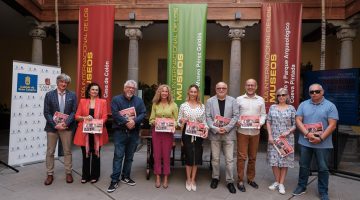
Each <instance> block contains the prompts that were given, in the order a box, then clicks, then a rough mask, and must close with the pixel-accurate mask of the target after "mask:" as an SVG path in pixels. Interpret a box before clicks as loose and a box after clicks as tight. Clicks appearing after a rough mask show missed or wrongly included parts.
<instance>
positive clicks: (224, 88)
mask: <svg viewBox="0 0 360 200" xmlns="http://www.w3.org/2000/svg"><path fill="white" fill-rule="evenodd" d="M216 89H217V90H226V89H227V88H226V87H219V88H216Z"/></svg>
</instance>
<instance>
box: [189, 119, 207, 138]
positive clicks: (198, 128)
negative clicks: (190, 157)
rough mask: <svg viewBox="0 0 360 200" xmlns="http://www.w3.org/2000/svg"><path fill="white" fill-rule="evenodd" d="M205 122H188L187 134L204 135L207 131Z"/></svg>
mask: <svg viewBox="0 0 360 200" xmlns="http://www.w3.org/2000/svg"><path fill="white" fill-rule="evenodd" d="M205 127H206V126H205V124H204V123H200V122H190V121H189V122H187V123H186V129H185V134H186V135H193V136H196V137H202V135H204V132H205Z"/></svg>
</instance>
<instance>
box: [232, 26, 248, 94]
mask: <svg viewBox="0 0 360 200" xmlns="http://www.w3.org/2000/svg"><path fill="white" fill-rule="evenodd" d="M244 36H245V29H244V28H230V30H229V37H230V38H231V54H230V74H229V95H230V96H233V97H235V98H236V97H237V96H240V74H241V38H244Z"/></svg>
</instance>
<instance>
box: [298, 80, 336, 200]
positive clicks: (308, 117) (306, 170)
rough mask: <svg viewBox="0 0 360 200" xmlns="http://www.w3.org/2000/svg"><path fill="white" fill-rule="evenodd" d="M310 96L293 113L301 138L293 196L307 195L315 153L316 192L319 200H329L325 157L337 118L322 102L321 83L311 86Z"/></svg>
mask: <svg viewBox="0 0 360 200" xmlns="http://www.w3.org/2000/svg"><path fill="white" fill-rule="evenodd" d="M309 94H310V97H311V99H308V100H306V101H304V102H302V103H301V104H300V106H299V108H298V110H297V112H296V125H297V127H298V129H299V130H300V132H301V133H302V134H303V135H300V136H299V144H300V145H301V149H300V162H299V163H300V171H299V181H298V185H297V188H296V189H295V190H294V192H293V195H295V196H298V195H302V194H304V193H305V192H306V185H307V182H308V178H309V174H310V164H311V159H312V156H313V154H315V158H316V162H317V165H318V192H319V194H320V198H321V199H322V200H328V199H329V196H328V185H329V168H328V158H329V154H330V149H332V148H333V144H332V132H333V131H334V130H335V129H336V123H337V120H338V119H339V115H338V111H337V109H336V106H335V105H334V104H333V103H331V102H330V101H328V100H327V99H325V97H324V89H323V88H322V86H321V85H320V84H317V83H315V84H312V85H311V86H310V87H309ZM321 126H322V130H320V129H321ZM311 127H312V128H311ZM314 127H318V128H317V132H312V131H311V130H313V129H314Z"/></svg>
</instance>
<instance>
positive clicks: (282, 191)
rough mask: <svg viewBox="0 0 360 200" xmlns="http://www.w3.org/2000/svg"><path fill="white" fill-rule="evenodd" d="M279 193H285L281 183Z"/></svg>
mask: <svg viewBox="0 0 360 200" xmlns="http://www.w3.org/2000/svg"><path fill="white" fill-rule="evenodd" d="M279 193H280V194H285V186H284V185H283V184H280V185H279Z"/></svg>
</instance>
